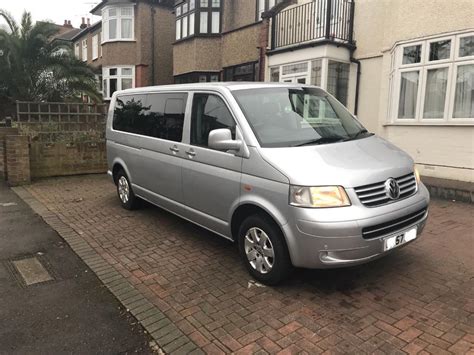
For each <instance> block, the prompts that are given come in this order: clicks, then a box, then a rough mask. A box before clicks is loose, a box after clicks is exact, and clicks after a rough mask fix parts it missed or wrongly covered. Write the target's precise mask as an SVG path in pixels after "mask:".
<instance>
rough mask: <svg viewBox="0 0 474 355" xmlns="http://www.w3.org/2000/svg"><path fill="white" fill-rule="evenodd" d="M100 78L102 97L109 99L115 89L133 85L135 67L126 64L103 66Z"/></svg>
mask: <svg viewBox="0 0 474 355" xmlns="http://www.w3.org/2000/svg"><path fill="white" fill-rule="evenodd" d="M102 78H103V90H104V91H103V95H104V99H110V98H111V97H112V94H113V93H114V92H115V91H118V90H126V89H131V88H134V87H135V68H134V67H127V66H123V67H104V68H102Z"/></svg>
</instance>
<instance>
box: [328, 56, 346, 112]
mask: <svg viewBox="0 0 474 355" xmlns="http://www.w3.org/2000/svg"><path fill="white" fill-rule="evenodd" d="M349 69H350V66H349V63H341V62H336V61H334V60H329V63H328V83H327V91H328V92H329V93H330V94H332V95H334V97H336V99H338V100H339V101H340V102H341V103H342V104H343V105H344V106H346V105H347V93H348V91H349Z"/></svg>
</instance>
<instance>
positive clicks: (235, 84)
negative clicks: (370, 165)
mask: <svg viewBox="0 0 474 355" xmlns="http://www.w3.org/2000/svg"><path fill="white" fill-rule="evenodd" d="M302 86H308V85H305V84H292V83H266V82H251V81H249V82H246V81H229V82H213V83H192V84H172V85H158V86H146V87H140V88H134V89H127V90H123V91H119V93H120V94H127V93H141V92H149V91H159V90H199V89H214V90H220V89H222V88H227V89H228V90H230V91H236V90H245V89H263V88H272V87H302Z"/></svg>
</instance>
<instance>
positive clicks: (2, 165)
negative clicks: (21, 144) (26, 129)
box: [0, 127, 18, 180]
mask: <svg viewBox="0 0 474 355" xmlns="http://www.w3.org/2000/svg"><path fill="white" fill-rule="evenodd" d="M7 135H18V129H16V128H5V127H0V180H6V179H7V161H6V142H5V140H6V139H5V137H6V136H7Z"/></svg>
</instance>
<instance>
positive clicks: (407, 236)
mask: <svg viewBox="0 0 474 355" xmlns="http://www.w3.org/2000/svg"><path fill="white" fill-rule="evenodd" d="M413 239H416V228H412V229H409V230H407V231H406V232H403V233H400V234H397V235H394V236H392V237H388V238H386V239H385V242H384V250H385V251H387V250H390V249H393V248H396V247H399V246H400V245H403V244H405V243H408V242H411V241H412V240H413Z"/></svg>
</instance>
